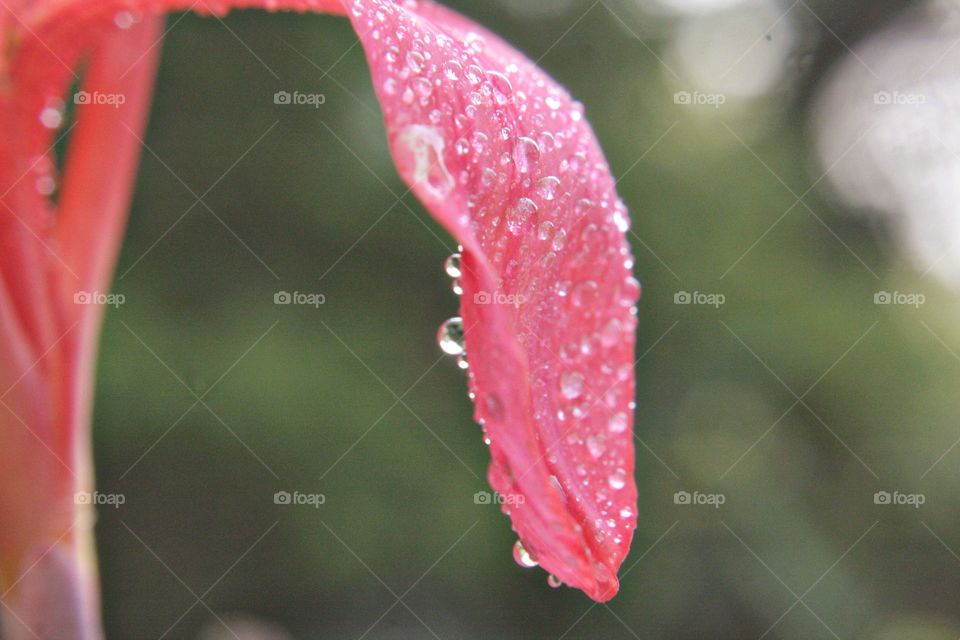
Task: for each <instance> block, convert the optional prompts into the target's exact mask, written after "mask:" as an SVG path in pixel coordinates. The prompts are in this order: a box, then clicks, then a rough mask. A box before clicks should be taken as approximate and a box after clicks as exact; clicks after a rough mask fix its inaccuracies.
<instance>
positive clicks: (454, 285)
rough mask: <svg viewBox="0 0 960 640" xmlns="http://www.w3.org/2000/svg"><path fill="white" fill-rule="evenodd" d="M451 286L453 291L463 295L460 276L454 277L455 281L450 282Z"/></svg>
mask: <svg viewBox="0 0 960 640" xmlns="http://www.w3.org/2000/svg"><path fill="white" fill-rule="evenodd" d="M450 288H451V289H452V290H453V293H454V294H456V295H458V296H462V295H463V285H462V284H460V278H454V279H453V282H451V283H450Z"/></svg>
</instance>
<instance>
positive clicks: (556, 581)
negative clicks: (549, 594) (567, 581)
mask: <svg viewBox="0 0 960 640" xmlns="http://www.w3.org/2000/svg"><path fill="white" fill-rule="evenodd" d="M547 584H548V585H549V586H550V588H551V589H557V588H559V587H562V586H563V582H562V581H561V580H560V578H558V577H557V576H555V575H553V574H552V573H551V574H550V575H548V576H547Z"/></svg>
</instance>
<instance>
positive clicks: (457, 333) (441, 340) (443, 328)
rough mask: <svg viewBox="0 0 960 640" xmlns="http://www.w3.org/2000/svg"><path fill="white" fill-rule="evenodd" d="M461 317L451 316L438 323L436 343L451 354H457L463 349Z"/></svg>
mask: <svg viewBox="0 0 960 640" xmlns="http://www.w3.org/2000/svg"><path fill="white" fill-rule="evenodd" d="M464 343H465V339H464V335H463V319H462V318H460V317H453V318H450V319H449V320H447V321H446V322H444V323H443V324H442V325H440V330H439V331H438V332H437V344H438V345H440V349H441V350H442V351H443V352H444V353H447V354H449V355H451V356H459V355H460V354H462V353H463V351H464Z"/></svg>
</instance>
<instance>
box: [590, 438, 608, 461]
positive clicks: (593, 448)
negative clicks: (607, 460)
mask: <svg viewBox="0 0 960 640" xmlns="http://www.w3.org/2000/svg"><path fill="white" fill-rule="evenodd" d="M606 450H607V447H606V445H604V444H603V442H602V441H601V440H600V439H599V438H598V437H596V436H587V451H589V452H590V455H591V456H593V457H594V458H599V457H600V456H602V455H603V452H604V451H606Z"/></svg>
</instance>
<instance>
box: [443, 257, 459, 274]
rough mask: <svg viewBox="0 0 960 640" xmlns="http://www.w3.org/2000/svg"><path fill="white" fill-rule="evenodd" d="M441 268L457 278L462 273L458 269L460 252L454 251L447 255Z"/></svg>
mask: <svg viewBox="0 0 960 640" xmlns="http://www.w3.org/2000/svg"><path fill="white" fill-rule="evenodd" d="M443 270H444V271H446V272H447V275H448V276H450V277H451V278H459V277H460V276H462V275H463V271H462V270H461V269H460V254H459V253H454V254H451V255H450V257H448V258H447V259H446V260H445V261H444V263H443Z"/></svg>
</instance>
